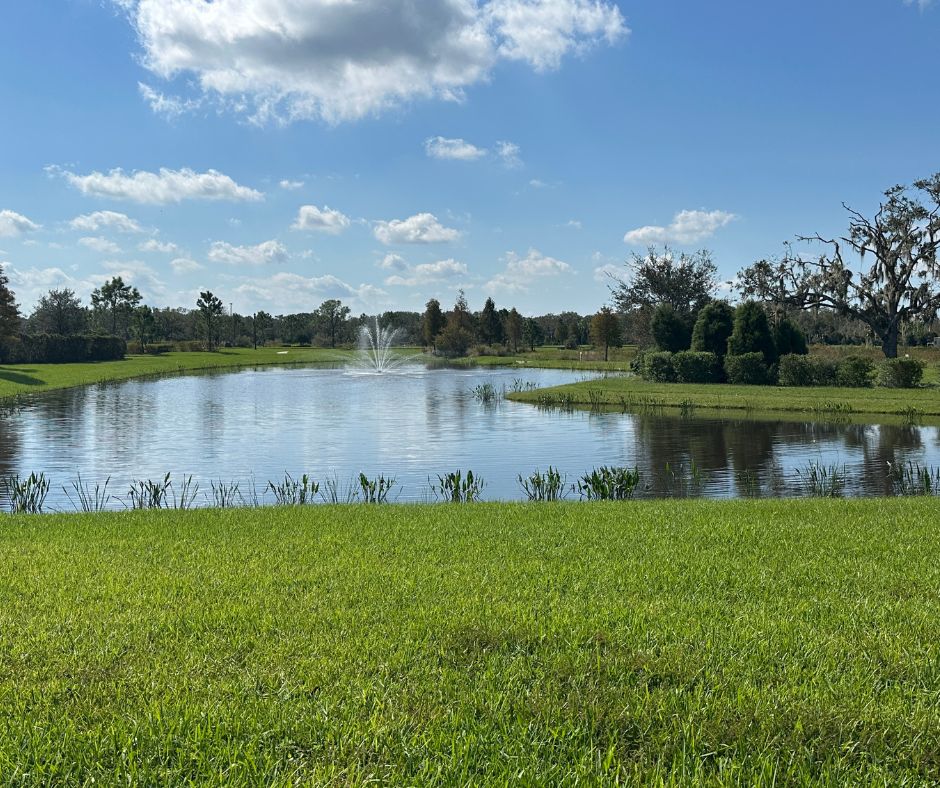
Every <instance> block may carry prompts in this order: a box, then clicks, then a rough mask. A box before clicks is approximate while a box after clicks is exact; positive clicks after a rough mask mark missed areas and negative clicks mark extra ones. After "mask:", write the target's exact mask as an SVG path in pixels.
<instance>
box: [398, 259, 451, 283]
mask: <svg viewBox="0 0 940 788" xmlns="http://www.w3.org/2000/svg"><path fill="white" fill-rule="evenodd" d="M404 270H405V271H407V275H406V276H399V275H398V274H395V275H394V276H390V277H388V279H386V280H385V284H387V285H398V286H402V287H415V286H417V285H426V284H430V283H433V282H446V281H448V280H450V279H454V278H456V277H460V276H466V274H467V265H466V263H460V262H457V261H456V260H454V259H453V258H449V259H447V260H438V261H437V262H436V263H422V264H421V265H416V266H415V267H414V268H406V269H404Z"/></svg>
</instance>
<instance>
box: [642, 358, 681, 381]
mask: <svg viewBox="0 0 940 788" xmlns="http://www.w3.org/2000/svg"><path fill="white" fill-rule="evenodd" d="M672 355H673V354H672V353H669V352H668V351H659V352H657V353H645V354H644V355H643V377H644V378H645V379H646V380H652V381H654V382H656V383H675V381H676V368H675V366H674V365H673V363H672Z"/></svg>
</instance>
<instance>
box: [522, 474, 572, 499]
mask: <svg viewBox="0 0 940 788" xmlns="http://www.w3.org/2000/svg"><path fill="white" fill-rule="evenodd" d="M518 479H519V486H520V487H522V491H523V492H524V493H525V494H526V497H527V498H528V499H529V500H530V501H560V500H562V499H563V498H564V497H565V493H566V487H567V481H568V477H567V476H562V474H561V473H560V472H559V471H558V469H557V468H553V467H552V466H551V465H549V466H548V470H547V471H545V473H542V472H541V471H539V470H538V469H536V471H535V472H534V473H533V474H531V475H530V476H528V477H524V476H522V474H520V475H519V477H518Z"/></svg>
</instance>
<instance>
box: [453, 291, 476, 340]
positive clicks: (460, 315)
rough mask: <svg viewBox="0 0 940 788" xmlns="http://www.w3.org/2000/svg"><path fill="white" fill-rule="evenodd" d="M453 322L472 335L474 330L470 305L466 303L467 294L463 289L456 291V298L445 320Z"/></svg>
mask: <svg viewBox="0 0 940 788" xmlns="http://www.w3.org/2000/svg"><path fill="white" fill-rule="evenodd" d="M451 321H453V323H454V324H455V325H457V326H459V327H460V328H462V329H463V330H464V331H467V332H469V333H470V335H471V336H473V335H474V334H475V333H476V332H475V331H474V325H473V315H471V314H470V307H469V306H468V305H467V296H466V295H465V294H464V291H463V290H458V291H457V300H456V301H455V302H454V308H453V310H451V312H450V314H449V315H448V316H447V322H448V323H450V322H451Z"/></svg>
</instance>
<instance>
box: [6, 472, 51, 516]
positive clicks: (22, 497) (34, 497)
mask: <svg viewBox="0 0 940 788" xmlns="http://www.w3.org/2000/svg"><path fill="white" fill-rule="evenodd" d="M3 489H4V492H5V493H6V496H7V497H8V498H9V505H10V512H11V513H12V514H42V507H43V505H44V504H45V502H46V496H47V495H48V494H49V480H48V479H47V478H46V474H45V473H40V474H39V475H38V476H37V475H36V474H35V473H31V474H30V475H29V476H27V477H26V478H25V479H23V478H21V477H20V476H19V475H14V476H8V477H6V479H4V480H3Z"/></svg>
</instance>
